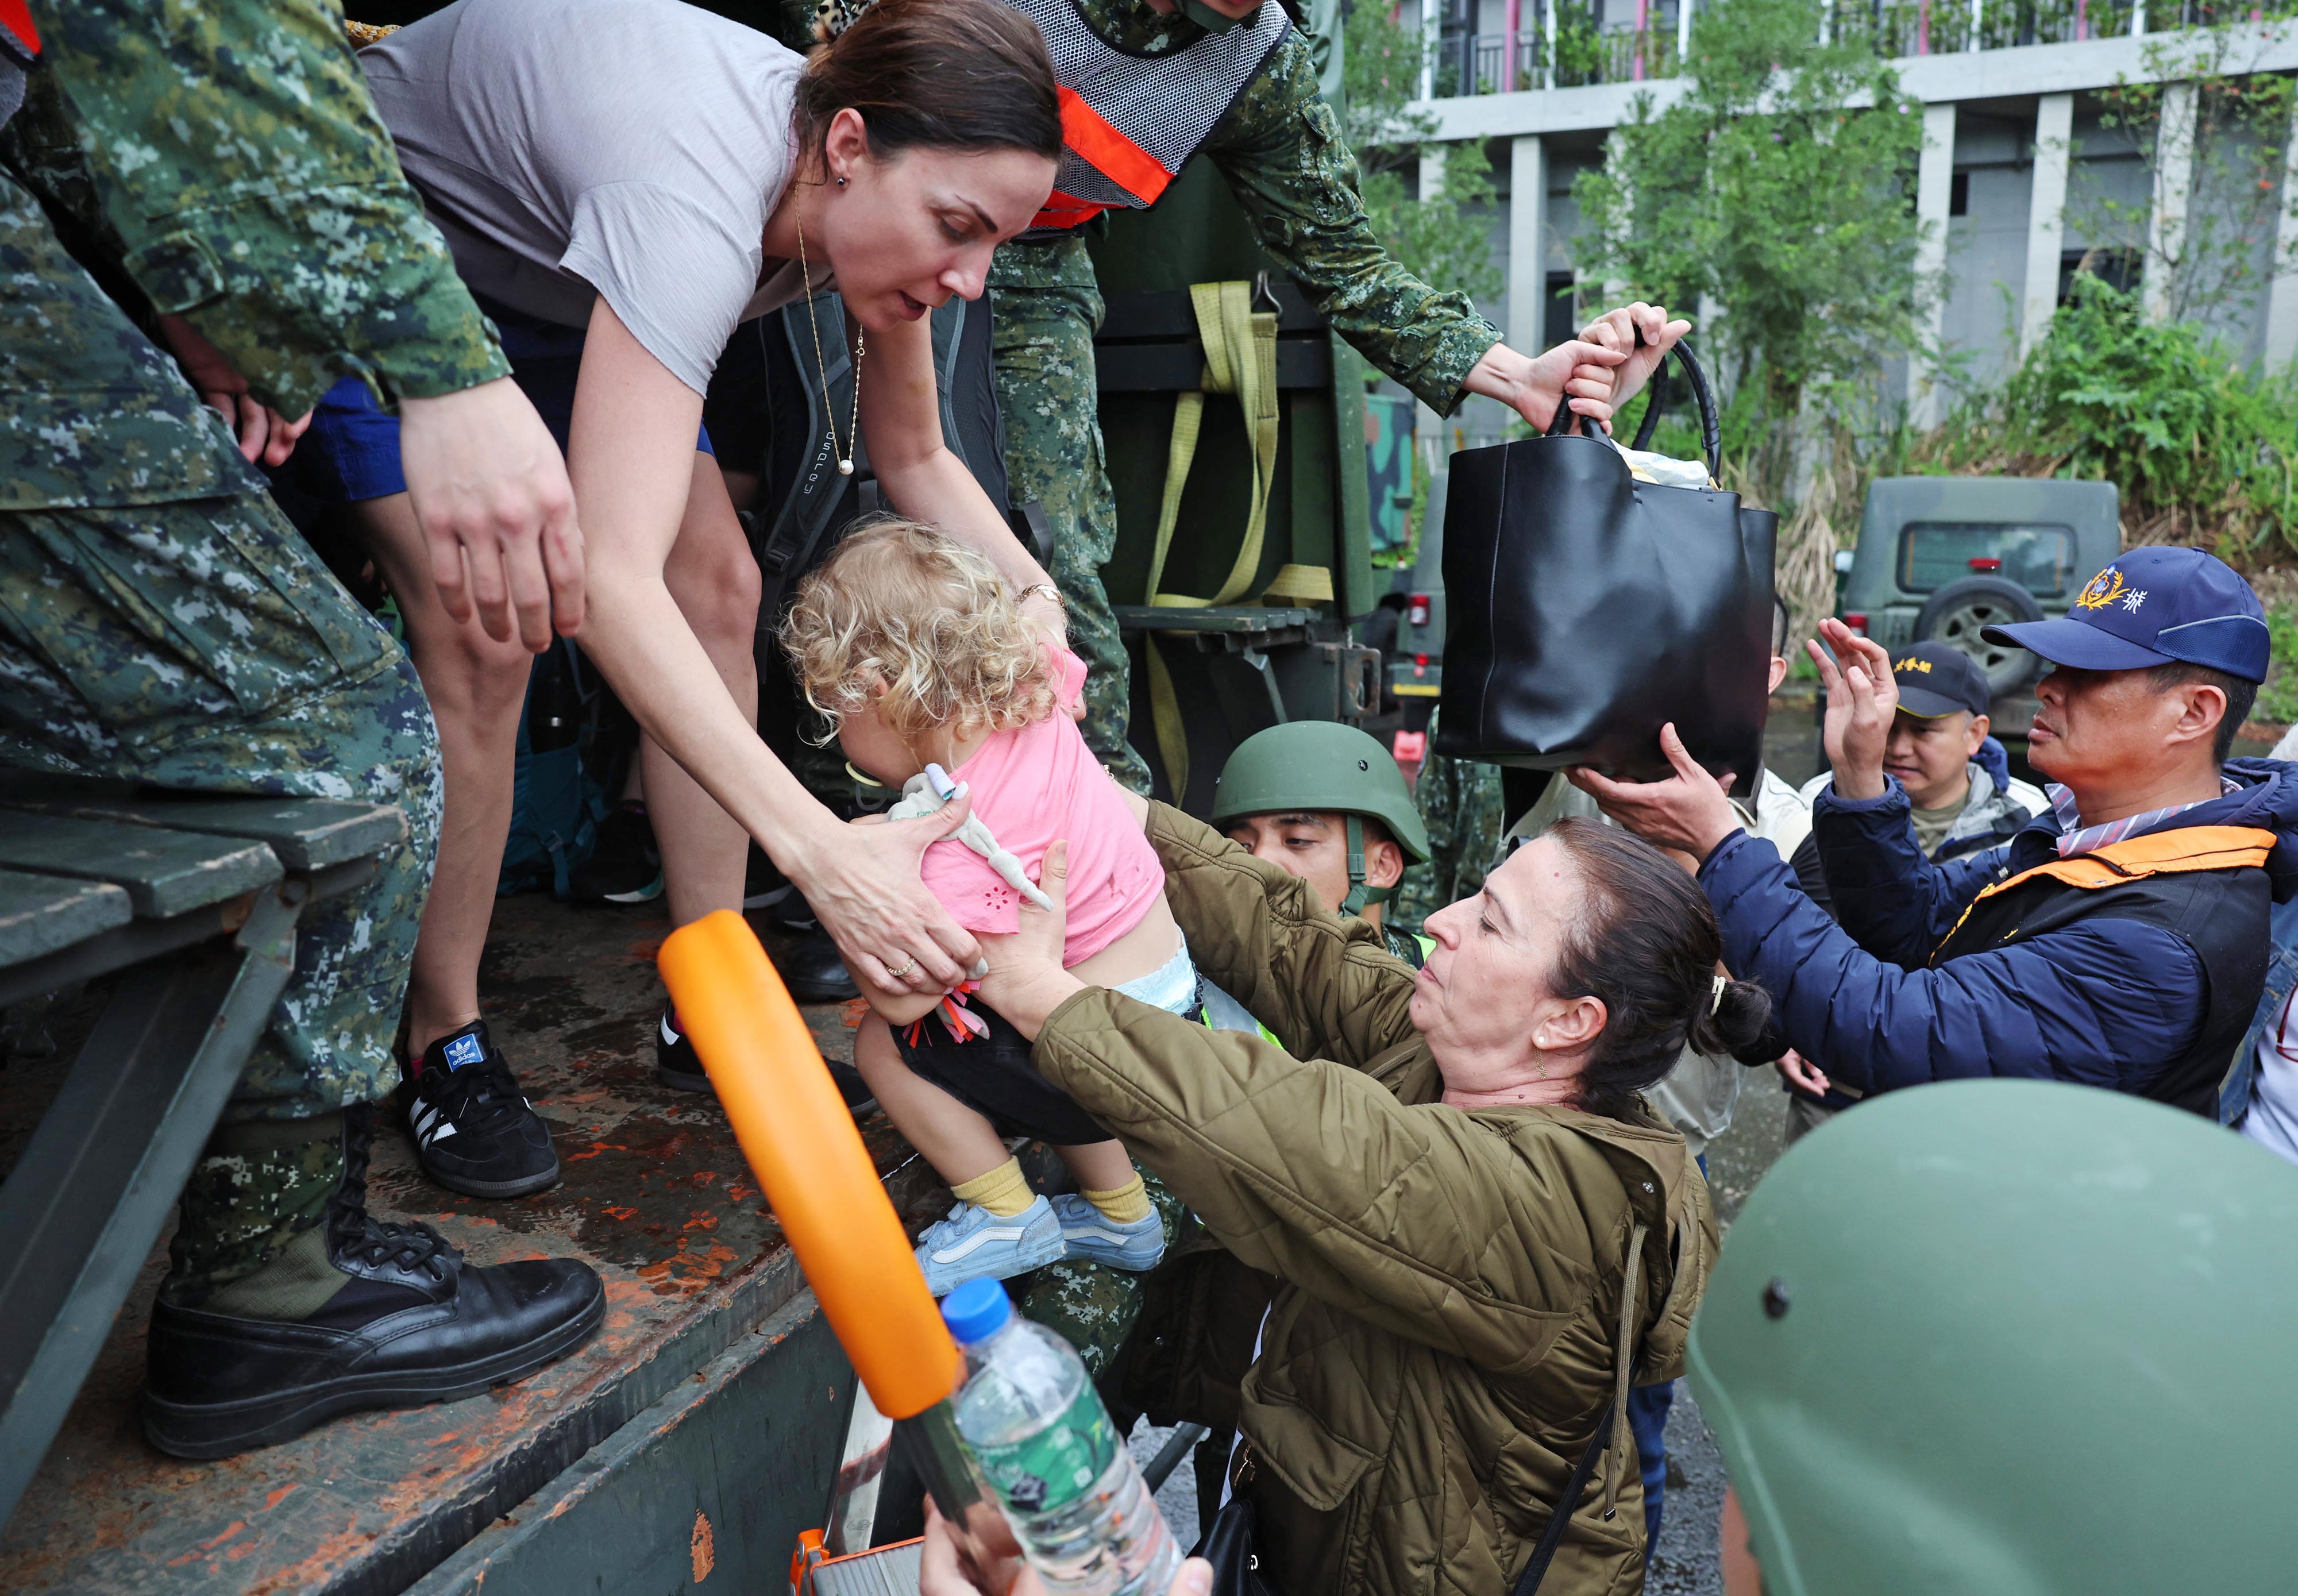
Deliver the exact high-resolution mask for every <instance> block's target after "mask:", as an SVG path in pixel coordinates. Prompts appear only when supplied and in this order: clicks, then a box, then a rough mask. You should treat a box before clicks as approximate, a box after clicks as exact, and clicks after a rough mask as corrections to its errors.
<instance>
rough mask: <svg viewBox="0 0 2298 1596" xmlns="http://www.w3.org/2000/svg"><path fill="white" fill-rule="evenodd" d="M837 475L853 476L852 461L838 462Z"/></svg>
mask: <svg viewBox="0 0 2298 1596" xmlns="http://www.w3.org/2000/svg"><path fill="white" fill-rule="evenodd" d="M838 475H840V476H851V475H854V462H853V461H852V460H840V461H839V462H838Z"/></svg>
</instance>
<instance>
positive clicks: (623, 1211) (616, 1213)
mask: <svg viewBox="0 0 2298 1596" xmlns="http://www.w3.org/2000/svg"><path fill="white" fill-rule="evenodd" d="M600 1212H602V1213H604V1214H605V1215H606V1216H607V1217H608V1219H610V1220H632V1219H635V1218H637V1217H638V1210H637V1209H635V1208H607V1209H601V1210H600Z"/></svg>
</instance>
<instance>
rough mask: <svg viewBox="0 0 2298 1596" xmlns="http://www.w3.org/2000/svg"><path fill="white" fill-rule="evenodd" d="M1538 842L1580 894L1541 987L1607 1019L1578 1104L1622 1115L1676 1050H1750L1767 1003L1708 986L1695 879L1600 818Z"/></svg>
mask: <svg viewBox="0 0 2298 1596" xmlns="http://www.w3.org/2000/svg"><path fill="white" fill-rule="evenodd" d="M1548 835H1549V836H1550V838H1552V839H1555V840H1556V841H1557V842H1558V844H1560V845H1561V846H1562V847H1563V848H1564V851H1565V852H1566V854H1568V855H1570V856H1571V858H1572V864H1573V867H1574V869H1575V871H1576V872H1578V874H1579V878H1580V889H1581V894H1582V903H1581V910H1580V914H1579V917H1578V919H1577V920H1576V921H1575V923H1574V924H1573V925H1572V926H1571V927H1570V928H1569V929H1568V930H1566V932H1565V935H1564V946H1563V948H1562V950H1561V951H1560V952H1559V953H1558V955H1557V960H1556V970H1555V972H1554V973H1553V974H1552V975H1551V976H1550V978H1549V983H1550V987H1551V988H1553V989H1554V991H1555V993H1556V995H1557V996H1559V997H1581V996H1591V997H1595V998H1598V999H1600V1001H1601V1002H1602V1003H1603V1005H1604V1013H1605V1015H1606V1019H1605V1021H1604V1030H1603V1034H1602V1035H1601V1036H1600V1037H1599V1038H1597V1039H1596V1046H1595V1050H1594V1052H1593V1053H1592V1054H1591V1055H1590V1057H1589V1060H1588V1064H1587V1069H1586V1072H1585V1073H1584V1074H1583V1075H1582V1077H1581V1078H1580V1081H1581V1085H1580V1104H1579V1106H1580V1107H1582V1108H1583V1109H1586V1110H1587V1111H1588V1112H1591V1113H1599V1114H1608V1115H1610V1116H1611V1117H1612V1118H1614V1119H1619V1118H1623V1117H1624V1116H1625V1114H1626V1113H1627V1112H1628V1104H1629V1099H1630V1098H1631V1097H1632V1096H1633V1095H1634V1094H1635V1093H1637V1092H1641V1091H1642V1090H1643V1089H1644V1088H1645V1087H1649V1086H1653V1085H1656V1084H1657V1083H1658V1081H1659V1079H1661V1077H1663V1076H1665V1075H1666V1073H1667V1072H1668V1071H1671V1070H1673V1069H1674V1068H1675V1065H1676V1061H1677V1060H1678V1059H1679V1058H1681V1057H1682V1054H1683V1050H1684V1049H1685V1048H1686V1047H1690V1048H1691V1049H1693V1050H1694V1051H1696V1052H1699V1053H1704V1054H1710V1055H1713V1056H1717V1057H1729V1056H1731V1055H1732V1054H1736V1053H1738V1052H1739V1051H1740V1049H1741V1048H1744V1047H1748V1046H1752V1045H1753V1044H1754V1043H1755V1041H1756V1039H1757V1038H1758V1037H1760V1036H1761V1035H1762V1034H1763V1030H1764V1024H1765V1021H1766V1020H1768V1019H1769V1018H1770V1017H1771V1012H1772V1002H1771V999H1770V997H1769V996H1766V995H1765V992H1764V989H1763V988H1761V987H1758V986H1757V985H1755V984H1754V983H1753V982H1751V981H1743V980H1726V981H1724V982H1723V988H1722V989H1721V990H1720V992H1719V990H1718V989H1717V988H1716V985H1715V980H1716V977H1715V965H1716V963H1717V961H1718V960H1720V959H1721V958H1722V957H1723V936H1722V934H1721V933H1720V932H1719V931H1718V930H1716V929H1715V910H1714V909H1712V908H1710V907H1709V906H1708V903H1707V896H1706V895H1705V894H1704V893H1702V892H1701V891H1700V890H1699V885H1698V883H1696V882H1694V881H1692V879H1691V878H1690V876H1688V875H1686V874H1685V873H1684V872H1683V871H1682V869H1681V868H1679V867H1678V866H1677V865H1676V864H1674V862H1673V861H1672V860H1670V859H1669V858H1668V856H1666V854H1663V853H1661V852H1660V851H1659V849H1657V848H1654V847H1652V845H1651V844H1649V842H1646V841H1644V840H1642V839H1641V838H1637V837H1633V836H1631V835H1630V834H1629V833H1627V832H1626V831H1620V830H1618V829H1617V828H1616V827H1613V826H1608V825H1606V824H1604V823H1602V822H1600V821H1596V820H1588V819H1584V818H1579V817H1575V818H1572V819H1568V820H1560V821H1558V822H1557V823H1556V824H1555V825H1554V826H1553V827H1552V828H1551V829H1550V831H1549V832H1548Z"/></svg>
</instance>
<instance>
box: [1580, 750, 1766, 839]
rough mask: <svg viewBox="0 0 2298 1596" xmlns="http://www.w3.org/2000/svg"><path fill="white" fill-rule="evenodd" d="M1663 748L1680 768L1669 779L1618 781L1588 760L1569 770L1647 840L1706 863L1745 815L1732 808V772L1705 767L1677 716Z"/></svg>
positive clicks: (1601, 805)
mask: <svg viewBox="0 0 2298 1596" xmlns="http://www.w3.org/2000/svg"><path fill="white" fill-rule="evenodd" d="M1659 747H1660V752H1661V753H1663V754H1666V756H1667V762H1668V764H1669V765H1673V766H1674V768H1675V774H1674V775H1673V776H1670V777H1669V778H1668V779H1667V780H1666V781H1613V780H1611V779H1610V778H1609V777H1608V776H1600V775H1598V774H1597V773H1595V772H1594V771H1592V770H1590V769H1589V768H1588V767H1587V766H1586V765H1580V766H1577V767H1575V768H1574V769H1572V770H1568V771H1566V772H1565V774H1566V776H1567V777H1569V778H1570V779H1571V781H1572V785H1574V786H1575V787H1577V788H1578V789H1579V790H1581V791H1583V792H1584V793H1586V794H1587V795H1588V796H1589V797H1590V798H1594V799H1595V800H1596V806H1597V807H1598V808H1600V809H1601V810H1603V812H1604V813H1605V814H1607V815H1610V816H1611V817H1612V818H1613V819H1614V820H1616V821H1617V822H1618V823H1620V824H1622V825H1624V826H1625V827H1626V828H1627V829H1628V830H1629V831H1633V832H1634V833H1635V834H1636V835H1637V836H1639V837H1641V838H1642V839H1644V840H1645V841H1646V842H1649V843H1651V844H1652V845H1653V846H1655V847H1657V848H1674V849H1675V850H1677V851H1679V852H1682V853H1686V854H1689V855H1690V856H1692V857H1693V858H1694V859H1697V860H1700V861H1703V862H1704V861H1705V860H1706V859H1707V856H1708V855H1709V854H1712V853H1714V852H1715V845H1716V844H1717V843H1719V842H1721V841H1723V839H1725V838H1726V837H1729V836H1730V835H1731V834H1732V832H1734V831H1738V830H1739V829H1740V817H1739V816H1738V815H1735V814H1734V813H1732V799H1731V797H1730V794H1731V790H1732V773H1731V772H1729V771H1726V772H1724V773H1723V774H1722V775H1720V776H1711V775H1709V774H1708V773H1707V772H1706V771H1705V770H1702V769H1701V768H1700V767H1699V762H1698V761H1697V760H1695V759H1693V758H1692V757H1691V755H1690V752H1689V751H1688V750H1686V748H1684V746H1683V739H1682V738H1681V737H1678V736H1677V735H1676V734H1675V724H1674V722H1672V721H1671V722H1670V723H1669V724H1666V725H1665V726H1662V727H1661V728H1660V732H1659Z"/></svg>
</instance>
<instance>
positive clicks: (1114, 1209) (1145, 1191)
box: [1078, 1175, 1149, 1225]
mask: <svg viewBox="0 0 2298 1596" xmlns="http://www.w3.org/2000/svg"><path fill="white" fill-rule="evenodd" d="M1078 1195H1079V1196H1080V1197H1083V1198H1084V1199H1085V1200H1086V1201H1087V1202H1088V1203H1092V1204H1093V1205H1094V1206H1095V1208H1098V1209H1099V1210H1101V1217H1102V1218H1104V1219H1105V1220H1108V1221H1109V1222H1110V1223H1112V1224H1113V1225H1136V1224H1138V1223H1140V1222H1141V1221H1142V1220H1145V1219H1147V1218H1148V1217H1149V1188H1148V1187H1145V1186H1144V1185H1142V1184H1141V1177H1140V1176H1138V1175H1136V1176H1135V1177H1134V1178H1132V1179H1130V1180H1128V1181H1127V1182H1126V1183H1125V1184H1124V1185H1123V1186H1120V1187H1112V1189H1110V1190H1108V1191H1105V1192H1089V1191H1086V1190H1084V1189H1083V1188H1082V1187H1080V1188H1079V1191H1078Z"/></svg>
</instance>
